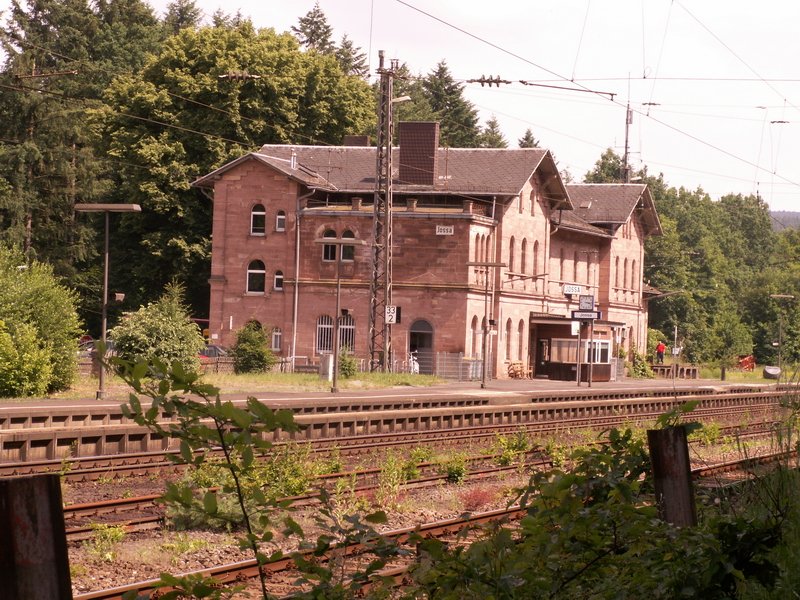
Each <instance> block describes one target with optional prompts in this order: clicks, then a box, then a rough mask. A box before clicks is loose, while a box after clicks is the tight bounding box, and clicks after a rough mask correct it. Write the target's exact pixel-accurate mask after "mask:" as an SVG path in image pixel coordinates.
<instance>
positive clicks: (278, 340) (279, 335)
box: [271, 327, 283, 352]
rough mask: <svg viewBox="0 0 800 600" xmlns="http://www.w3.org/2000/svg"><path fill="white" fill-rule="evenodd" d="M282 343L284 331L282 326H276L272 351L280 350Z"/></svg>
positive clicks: (273, 330)
mask: <svg viewBox="0 0 800 600" xmlns="http://www.w3.org/2000/svg"><path fill="white" fill-rule="evenodd" d="M282 343H283V332H282V331H281V328H280V327H274V328H273V329H272V344H271V347H272V348H271V349H272V351H273V352H280V351H281V344H282Z"/></svg>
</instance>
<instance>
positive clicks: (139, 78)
mask: <svg viewBox="0 0 800 600" xmlns="http://www.w3.org/2000/svg"><path fill="white" fill-rule="evenodd" d="M200 18H201V13H200V11H199V9H198V8H197V6H196V5H195V4H194V2H193V1H191V0H176V2H173V3H172V4H170V5H169V6H168V8H167V11H166V14H165V15H164V16H163V18H161V19H159V18H157V17H156V16H155V14H154V13H153V10H152V9H151V8H150V7H149V6H148V5H147V4H145V3H144V2H142V1H141V0H106V1H102V2H89V1H87V0H75V1H71V2H63V1H62V0H29V1H28V2H27V4H24V3H23V2H22V1H20V0H13V2H12V4H11V9H10V11H9V12H8V14H7V15H5V27H4V31H3V35H2V38H0V43H2V48H3V51H4V52H5V62H4V64H3V67H2V71H1V72H0V90H2V93H1V94H0V123H2V125H0V127H2V133H0V231H2V238H3V241H4V242H5V243H6V244H8V245H12V246H15V247H19V248H21V249H22V250H23V252H24V254H25V256H26V257H27V258H28V259H29V260H40V261H44V262H46V263H49V264H51V265H52V266H53V269H54V272H55V274H56V275H58V276H60V277H62V278H63V279H64V280H65V281H67V282H69V285H70V286H71V287H73V288H74V289H75V290H77V292H78V294H79V297H80V299H81V315H82V317H83V318H84V320H85V321H86V322H87V323H88V324H89V325H90V327H92V328H93V329H97V323H98V316H97V313H98V306H97V304H98V303H97V298H99V296H100V287H101V281H102V261H101V257H100V255H99V247H100V243H99V240H100V239H101V238H102V235H103V234H102V215H98V216H91V215H83V214H81V215H76V214H75V212H74V210H73V206H74V205H75V204H76V203H79V202H124V203H137V204H140V205H141V206H142V209H143V211H142V213H141V214H136V215H125V216H120V217H117V216H115V217H114V218H113V219H112V224H111V226H112V233H111V239H112V249H111V254H112V260H111V269H112V272H111V285H112V287H117V288H121V289H120V291H125V292H126V294H127V298H128V302H126V304H125V305H124V306H122V307H118V310H121V309H122V308H130V307H135V306H139V305H142V304H145V303H146V302H148V301H150V300H153V299H154V297H156V296H157V295H158V294H159V293H160V291H161V290H162V289H163V287H164V285H166V284H167V283H168V282H169V281H171V280H172V279H176V280H177V281H179V282H180V283H182V284H183V285H185V286H186V289H187V297H188V299H189V302H190V305H191V307H192V311H193V313H194V314H195V315H197V316H202V315H203V314H206V313H207V305H208V295H209V293H208V285H207V279H208V274H209V271H210V236H211V210H212V209H211V201H210V200H209V199H208V198H205V197H203V196H202V195H201V194H200V193H199V192H197V191H196V190H193V189H190V188H189V184H190V182H191V181H192V180H193V179H195V178H196V177H198V176H200V175H203V174H206V173H208V172H210V171H211V170H213V169H214V168H216V167H218V166H220V165H221V164H223V163H225V162H227V161H229V160H231V159H233V158H235V157H238V156H241V155H242V154H243V153H245V152H248V151H253V150H257V149H258V148H259V147H260V145H262V144H288V143H293V144H323V145H324V144H332V145H338V144H340V143H341V141H342V139H343V138H344V136H345V135H346V134H363V133H369V132H374V131H375V127H376V124H375V122H376V95H377V91H376V89H375V88H374V87H371V86H370V85H369V83H368V82H367V80H366V79H365V78H364V76H365V75H366V66H365V63H364V54H363V52H361V50H360V49H359V48H357V47H355V46H354V45H353V44H352V42H351V41H350V40H349V39H348V38H347V36H343V37H342V40H341V43H340V44H338V45H337V44H335V43H333V41H332V39H331V28H330V26H329V25H328V24H327V20H326V18H325V16H324V13H322V11H321V10H319V7H318V6H317V7H315V8H314V9H313V10H312V11H310V12H309V13H308V14H307V15H305V16H303V17H301V18H300V19H299V21H298V25H297V27H293V30H294V32H293V33H290V32H282V33H281V32H276V31H275V30H274V29H269V28H267V29H260V30H258V29H256V28H255V27H254V26H253V24H252V23H251V21H250V20H249V19H247V18H245V17H243V16H242V15H239V14H237V15H226V14H223V13H221V12H217V13H215V14H214V15H213V17H212V19H211V23H210V24H209V25H203V24H201V20H200ZM400 71H401V75H402V74H405V75H406V76H408V79H407V81H405V82H404V83H403V84H402V85H401V86H400V87H401V88H406V89H402V90H401V91H402V93H403V94H406V93H408V94H410V95H412V97H413V98H414V100H413V101H412V102H409V103H406V104H405V105H403V106H402V110H401V111H399V113H400V114H399V117H400V118H401V119H437V120H441V121H442V123H443V129H442V143H444V144H447V145H450V146H479V145H487V144H492V145H495V144H499V143H503V144H505V141H504V140H503V139H502V136H501V137H500V138H498V137H497V132H498V131H499V129H498V127H497V124H496V120H495V122H494V124H492V122H490V123H489V124H488V126H487V130H486V132H484V130H483V128H482V127H481V126H480V125H479V122H478V115H477V110H476V109H475V108H474V107H473V106H472V105H471V104H470V103H469V102H467V101H466V100H465V99H464V98H463V95H462V89H463V86H462V85H461V84H459V83H457V82H456V81H455V80H454V78H453V77H452V75H451V74H450V72H449V69H448V68H447V65H446V63H445V62H444V61H442V62H441V63H440V64H439V66H438V67H437V68H436V70H435V71H434V72H432V73H430V74H429V75H428V76H425V77H422V76H419V77H416V76H415V77H411V72H410V70H409V69H408V67H407V66H406V65H403V66H402V67H401V69H400Z"/></svg>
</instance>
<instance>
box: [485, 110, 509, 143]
mask: <svg viewBox="0 0 800 600" xmlns="http://www.w3.org/2000/svg"><path fill="white" fill-rule="evenodd" d="M480 146H481V148H508V142H506V140H505V138H504V137H503V132H502V131H500V123H499V122H498V121H497V117H495V116H494V115H492V116H491V118H490V119H489V120H488V121H486V127H484V128H483V131H481V139H480Z"/></svg>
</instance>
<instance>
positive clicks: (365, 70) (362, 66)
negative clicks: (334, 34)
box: [336, 34, 369, 77]
mask: <svg viewBox="0 0 800 600" xmlns="http://www.w3.org/2000/svg"><path fill="white" fill-rule="evenodd" d="M336 59H337V60H338V61H339V65H340V66H341V67H342V71H344V72H345V73H347V74H348V75H357V76H358V77H366V76H367V75H368V74H369V66H368V65H367V56H366V54H364V53H363V52H362V51H361V48H359V47H358V46H356V45H354V44H353V40H351V39H350V38H348V37H347V34H344V35H343V36H342V41H341V43H340V44H339V47H338V48H336Z"/></svg>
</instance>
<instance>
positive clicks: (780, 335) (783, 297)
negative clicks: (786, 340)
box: [769, 294, 794, 383]
mask: <svg viewBox="0 0 800 600" xmlns="http://www.w3.org/2000/svg"><path fill="white" fill-rule="evenodd" d="M769 297H770V298H773V299H775V300H794V296H793V295H792V294H770V295H769ZM782 376H783V307H781V311H780V313H779V314H778V383H780V382H781V377H782Z"/></svg>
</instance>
